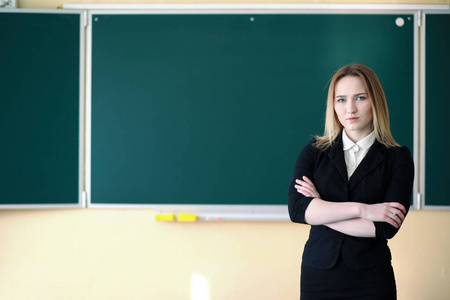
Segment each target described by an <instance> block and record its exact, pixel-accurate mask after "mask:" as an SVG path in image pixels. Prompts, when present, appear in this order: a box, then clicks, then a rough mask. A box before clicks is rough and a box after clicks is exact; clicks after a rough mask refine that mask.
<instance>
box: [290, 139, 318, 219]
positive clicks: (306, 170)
mask: <svg viewBox="0 0 450 300" xmlns="http://www.w3.org/2000/svg"><path fill="white" fill-rule="evenodd" d="M313 143H314V140H311V142H310V143H309V144H308V145H307V146H306V147H304V148H303V150H302V151H301V152H300V154H299V156H298V158H297V162H296V163H295V169H294V174H293V176H292V180H291V184H290V185H289V190H288V209H289V217H290V219H291V221H292V222H296V223H303V224H306V222H305V211H306V208H307V207H308V205H309V203H310V202H311V200H312V199H314V198H313V197H305V196H303V195H302V194H300V193H299V192H297V190H296V189H295V187H294V185H295V179H301V178H302V177H303V176H306V177H308V178H309V179H311V180H312V181H313V172H314V166H315V161H316V154H317V151H319V150H317V149H316V148H315V147H314V146H313Z"/></svg>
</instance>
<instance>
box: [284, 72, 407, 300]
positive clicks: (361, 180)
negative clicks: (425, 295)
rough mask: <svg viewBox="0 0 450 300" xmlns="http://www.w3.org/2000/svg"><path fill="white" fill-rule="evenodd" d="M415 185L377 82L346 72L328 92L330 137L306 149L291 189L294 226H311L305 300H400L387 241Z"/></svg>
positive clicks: (338, 75)
mask: <svg viewBox="0 0 450 300" xmlns="http://www.w3.org/2000/svg"><path fill="white" fill-rule="evenodd" d="M413 180H414V164H413V160H412V157H411V153H410V151H409V150H408V149H407V148H406V147H400V146H399V145H398V144H397V143H396V142H395V140H394V138H393V137H392V135H391V132H390V128H389V113H388V108H387V103H386V98H385V95H384V92H383V89H382V87H381V84H380V81H379V80H378V78H377V76H376V75H375V73H374V72H373V71H372V70H371V69H370V68H368V67H366V66H363V65H351V66H345V67H343V68H341V69H340V70H339V71H338V72H337V73H336V74H335V75H334V76H333V78H332V80H331V83H330V87H329V90H328V99H327V109H326V120H325V133H324V135H323V136H321V137H316V138H314V139H312V140H311V142H310V143H309V144H308V145H307V146H306V147H305V148H303V150H302V151H301V153H300V155H299V157H298V159H297V162H296V165H295V170H294V175H293V179H292V182H291V184H290V186H289V193H288V194H289V195H288V196H289V197H288V198H289V203H288V207H289V215H290V218H291V220H292V221H293V222H297V223H303V224H309V225H311V230H310V235H309V239H308V241H307V242H306V245H305V249H304V252H303V258H302V269H301V283H300V293H301V299H302V300H309V299H359V300H361V299H374V300H375V299H376V300H382V299H396V297H397V296H396V294H397V292H396V285H395V278H394V273H393V270H392V266H391V253H390V250H389V248H388V245H387V239H390V238H392V237H393V236H394V235H395V234H396V233H397V231H398V230H399V228H400V226H401V225H402V223H403V221H404V219H405V216H406V214H407V212H408V209H409V204H410V201H411V193H412V185H413Z"/></svg>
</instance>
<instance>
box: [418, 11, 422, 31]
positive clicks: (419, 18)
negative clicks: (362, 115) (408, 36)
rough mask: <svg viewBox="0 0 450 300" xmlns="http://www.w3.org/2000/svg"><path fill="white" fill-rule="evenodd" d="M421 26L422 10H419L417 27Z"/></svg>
mask: <svg viewBox="0 0 450 300" xmlns="http://www.w3.org/2000/svg"><path fill="white" fill-rule="evenodd" d="M421 26H422V11H421V10H419V11H418V12H417V27H419V28H420V27H421Z"/></svg>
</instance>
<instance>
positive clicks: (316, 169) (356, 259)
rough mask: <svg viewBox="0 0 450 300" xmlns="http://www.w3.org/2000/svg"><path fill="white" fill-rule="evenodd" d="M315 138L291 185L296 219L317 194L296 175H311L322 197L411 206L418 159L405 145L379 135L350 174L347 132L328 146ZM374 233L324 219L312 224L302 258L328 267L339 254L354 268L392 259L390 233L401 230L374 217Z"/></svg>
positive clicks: (290, 197)
mask: <svg viewBox="0 0 450 300" xmlns="http://www.w3.org/2000/svg"><path fill="white" fill-rule="evenodd" d="M314 142H315V141H314V139H313V140H311V142H310V143H309V144H308V145H307V146H306V147H305V148H303V150H302V151H301V153H300V155H299V156H298V159H297V162H296V164H295V170H294V175H293V177H292V181H291V184H290V186H289V191H288V208H289V216H290V218H291V220H292V221H293V222H297V223H303V224H306V222H305V210H306V208H307V207H308V205H309V203H310V202H311V200H312V199H313V198H312V197H305V196H303V195H302V194H300V193H298V192H297V190H296V189H295V188H294V185H295V179H301V178H302V176H307V177H308V178H309V179H311V180H312V182H313V183H314V185H315V187H316V189H317V191H318V192H319V194H320V196H321V198H322V199H324V200H326V201H333V202H346V201H348V202H361V203H366V204H375V203H381V202H400V203H401V204H403V205H404V206H405V208H406V209H407V210H408V209H409V206H410V202H411V194H412V186H413V181H414V163H413V159H412V157H411V153H410V152H409V150H408V148H406V147H394V148H387V147H385V146H384V145H382V144H380V143H379V142H378V141H375V143H374V144H373V145H372V146H371V147H370V149H369V151H368V152H367V154H366V156H365V157H364V159H363V160H362V161H361V163H360V164H359V166H358V167H357V169H356V170H355V172H354V173H353V175H352V176H351V177H350V180H348V176H347V167H346V165H345V158H344V150H343V144H342V133H341V135H339V136H338V137H337V138H336V141H335V142H334V144H333V145H332V146H331V147H330V148H328V149H327V150H325V151H321V150H318V149H317V148H315V147H314V145H313V144H314ZM374 224H375V232H376V237H375V238H359V237H353V236H349V235H346V234H343V233H340V232H338V231H335V230H333V229H331V228H328V227H326V226H323V225H318V226H311V230H310V234H309V239H308V241H307V242H306V245H305V249H304V252H303V263H305V264H307V265H309V266H311V267H315V268H320V269H329V268H331V267H333V266H334V264H335V263H336V261H337V259H338V257H339V254H340V253H342V257H343V259H344V261H345V262H346V263H347V265H348V266H349V267H351V268H353V269H368V268H371V267H374V266H378V265H382V264H386V263H389V262H390V260H391V252H390V250H389V247H388V246H387V239H390V238H392V237H393V236H394V235H395V234H396V233H397V231H398V229H396V228H395V227H394V226H392V225H390V224H388V223H385V222H374Z"/></svg>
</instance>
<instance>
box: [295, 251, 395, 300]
mask: <svg viewBox="0 0 450 300" xmlns="http://www.w3.org/2000/svg"><path fill="white" fill-rule="evenodd" d="M319 299H320V300H325V299H339V300H344V299H358V300H396V299H397V288H396V285H395V277H394V270H393V269H392V266H391V264H387V265H382V266H378V267H375V268H371V269H368V270H353V269H350V268H349V267H348V266H347V265H346V264H345V262H344V260H343V259H342V256H341V257H339V259H338V262H337V263H336V265H335V266H334V267H333V268H331V269H328V270H322V269H316V268H312V267H309V266H306V265H305V264H303V263H302V272H301V282H300V300H319Z"/></svg>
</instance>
